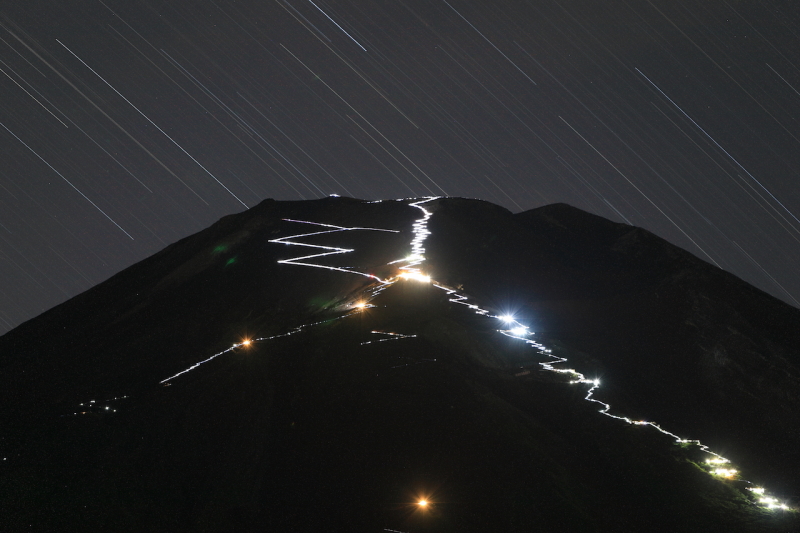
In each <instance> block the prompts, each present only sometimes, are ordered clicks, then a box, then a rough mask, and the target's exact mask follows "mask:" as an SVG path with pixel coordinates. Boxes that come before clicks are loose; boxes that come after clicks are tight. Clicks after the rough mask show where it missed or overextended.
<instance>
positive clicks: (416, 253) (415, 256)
mask: <svg viewBox="0 0 800 533" xmlns="http://www.w3.org/2000/svg"><path fill="white" fill-rule="evenodd" d="M431 200H433V198H428V199H424V200H422V201H419V202H415V203H411V204H409V205H411V206H414V207H417V208H418V209H420V210H422V211H423V213H424V215H423V217H422V218H421V219H419V220H418V221H417V222H416V223H415V224H414V232H415V238H414V240H413V241H412V256H411V257H409V258H406V260H407V261H408V260H412V261H413V262H409V263H407V265H406V266H405V267H403V268H407V267H413V270H409V272H412V273H413V275H409V276H403V275H402V274H401V277H406V278H408V279H416V280H418V281H422V282H431V279H430V277H428V276H425V275H424V274H423V273H422V270H421V269H420V268H419V265H421V264H422V262H424V261H425V257H424V251H425V249H424V247H423V243H424V241H425V238H427V236H428V235H429V234H430V232H429V231H428V229H427V222H428V219H430V217H431V215H432V213H431V212H430V211H428V210H426V209H425V208H424V207H422V204H424V203H427V202H429V201H431ZM431 283H432V282H431ZM432 285H433V286H434V287H436V288H438V289H441V290H443V291H445V292H446V293H447V295H448V296H451V298H449V301H451V302H453V303H457V304H460V305H464V306H466V307H468V308H469V309H471V310H472V311H473V312H475V313H476V314H478V315H483V316H487V317H490V318H496V319H499V320H500V321H502V322H505V323H506V324H508V325H509V326H511V327H509V328H508V329H499V330H497V331H499V332H500V333H502V334H504V335H507V336H509V337H512V338H515V339H520V340H522V341H524V342H525V343H527V344H529V345H531V346H533V347H534V348H536V349H537V350H538V351H539V353H541V354H542V355H545V356H547V357H549V358H550V359H551V360H550V361H545V362H541V363H539V365H540V366H541V367H542V368H543V369H544V370H546V371H549V372H555V373H558V374H564V375H568V376H571V377H572V378H573V379H572V381H570V383H573V384H574V383H579V384H586V385H589V390H588V391H587V393H586V396H585V397H584V399H585V400H586V401H589V402H593V403H596V404H599V405H600V406H601V409H600V410H599V412H600V413H601V414H603V415H605V416H608V417H610V418H613V419H616V420H621V421H623V422H626V423H628V424H632V425H637V426H650V427H652V428H654V429H656V430H658V431H660V432H661V433H663V434H664V435H668V436H670V437H672V438H673V439H674V440H675V442H677V443H679V444H694V445H696V446H698V447H699V448H700V449H701V450H703V451H704V452H706V453H707V454H709V455H711V457H710V458H708V459H707V460H706V464H707V465H709V467H710V468H711V469H712V470H711V473H712V474H713V475H715V476H719V477H722V478H726V479H734V478H735V477H736V475H737V474H738V471H737V470H735V469H733V468H724V467H722V465H726V464H728V463H730V461H729V460H728V459H726V458H725V457H723V456H721V455H720V454H718V453H716V452H714V451H712V450H710V449H709V448H708V446H706V445H705V444H703V443H702V442H700V441H699V440H695V439H684V438H681V437H679V436H678V435H676V434H675V433H672V432H670V431H667V430H665V429H664V428H662V427H661V426H660V425H658V424H657V423H655V422H648V421H646V420H633V419H631V418H628V417H626V416H621V415H616V414H613V413H611V412H610V410H611V405H610V404H608V403H605V402H602V401H600V400H597V399H595V398H594V397H593V396H594V392H595V391H596V390H597V389H598V388H600V380H598V379H588V378H587V377H586V376H585V375H584V374H582V373H580V372H578V371H577V370H575V369H573V368H557V367H556V366H554V365H561V364H563V363H566V362H567V359H566V358H564V357H558V356H555V355H553V354H552V353H551V350H549V349H548V348H546V347H545V346H544V345H542V344H540V343H538V342H536V341H534V340H532V339H530V338H529V337H530V336H531V335H533V334H534V333H533V332H531V331H529V330H528V327H527V326H525V325H523V324H521V323H519V322H518V321H517V320H516V319H515V318H514V317H512V316H509V315H493V314H491V313H490V312H489V311H488V310H486V309H482V308H481V307H480V306H478V305H475V304H472V303H469V302H468V301H467V300H468V297H467V296H465V295H463V294H459V293H458V291H457V290H456V289H452V288H449V287H446V286H444V285H441V284H438V283H432ZM740 481H743V482H745V483H748V484H752V483H751V482H750V481H747V480H741V479H740ZM748 490H750V491H751V492H753V493H754V494H757V495H758V500H757V501H758V503H759V504H761V505H763V506H765V507H766V508H768V509H782V510H786V509H788V506H787V505H786V504H784V503H780V502H779V501H778V499H777V498H774V497H772V496H768V495H766V489H764V488H763V487H754V488H748Z"/></svg>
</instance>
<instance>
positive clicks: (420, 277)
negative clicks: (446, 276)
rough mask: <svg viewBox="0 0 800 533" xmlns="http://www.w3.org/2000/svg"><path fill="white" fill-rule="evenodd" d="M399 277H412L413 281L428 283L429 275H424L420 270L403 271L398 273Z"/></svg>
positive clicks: (429, 280)
mask: <svg viewBox="0 0 800 533" xmlns="http://www.w3.org/2000/svg"><path fill="white" fill-rule="evenodd" d="M400 277H401V278H403V279H413V280H414V281H421V282H422V283H430V282H431V277H430V276H426V275H425V274H423V273H421V272H403V273H402V274H400Z"/></svg>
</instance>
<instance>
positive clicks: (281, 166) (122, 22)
mask: <svg viewBox="0 0 800 533" xmlns="http://www.w3.org/2000/svg"><path fill="white" fill-rule="evenodd" d="M798 27H800V10H798V8H797V7H795V4H794V2H791V1H779V0H754V1H749V0H740V1H737V0H727V1H726V0H719V1H715V2H693V1H692V2H689V1H683V0H642V1H632V0H628V1H626V0H606V1H604V2H597V1H595V0H591V1H589V0H575V1H572V2H559V1H553V0H538V1H528V2H525V1H504V0H497V1H494V2H483V1H478V0H395V1H392V2H383V1H378V2H361V1H358V0H313V1H311V0H270V1H265V0H261V1H258V2H256V1H249V0H244V1H228V2H225V1H222V0H218V1H216V2H215V1H212V0H192V1H191V2H188V1H184V0H171V1H169V2H155V1H149V2H145V1H141V0H126V1H124V2H123V1H120V0H102V1H100V0H86V1H81V2H75V1H64V0H60V1H47V0H45V1H36V2H15V3H7V4H6V5H5V6H4V7H2V8H0V61H2V62H1V63H0V69H1V70H2V72H1V74H2V75H0V124H2V127H0V280H2V284H1V285H0V333H4V332H6V331H8V330H9V329H11V328H13V327H14V326H16V325H18V324H20V323H21V322H23V321H25V320H27V319H29V318H32V317H33V316H36V315H38V314H39V313H41V312H43V311H45V310H47V309H48V308H50V307H52V306H54V305H56V304H58V303H60V302H62V301H64V300H66V299H67V298H69V297H71V296H74V295H76V294H78V293H80V292H81V291H84V290H86V289H87V288H89V287H91V286H93V285H95V284H97V283H99V282H101V281H103V280H104V279H107V278H108V277H109V276H111V275H113V274H114V273H116V272H118V271H120V270H121V269H123V268H125V267H126V266H129V265H131V264H133V263H135V262H136V261H139V260H141V259H143V258H145V257H147V256H149V255H151V254H153V253H155V252H156V251H158V250H160V249H162V248H163V247H165V246H166V245H168V244H170V243H172V242H174V241H176V240H178V239H180V238H182V237H185V236H187V235H189V234H191V233H194V232H196V231H198V230H200V229H203V228H204V227H207V226H208V225H210V224H211V223H213V222H214V221H216V220H217V219H219V218H220V217H221V216H224V215H226V214H231V213H235V212H239V211H242V210H244V209H245V208H246V207H252V206H254V205H255V204H257V203H258V202H259V201H261V200H262V199H265V198H275V199H279V200H297V199H311V198H318V197H322V196H326V195H328V194H339V195H343V196H344V195H347V196H354V197H360V198H366V199H378V198H398V197H408V196H424V195H440V194H447V195H451V196H465V197H473V198H481V199H485V200H488V201H491V202H494V203H497V204H500V205H503V206H505V207H507V208H509V209H511V210H512V211H515V212H517V211H522V210H526V209H531V208H535V207H538V206H542V205H545V204H549V203H553V202H567V203H569V204H572V205H574V206H576V207H580V208H582V209H585V210H588V211H590V212H593V213H596V214H599V215H602V216H604V217H607V218H610V219H612V220H616V221H620V222H623V221H624V222H628V223H630V224H634V225H637V226H641V227H644V228H647V229H648V230H650V231H653V232H655V233H656V234H658V235H660V236H662V237H664V238H666V239H667V240H669V241H671V242H673V243H675V244H677V245H679V246H681V247H683V248H685V249H687V250H689V251H691V252H692V253H694V254H695V255H697V256H698V257H700V258H702V259H705V260H706V261H709V262H711V263H714V264H717V265H718V266H720V267H721V268H723V269H725V270H728V271H730V272H732V273H734V274H736V275H738V276H740V277H742V278H744V279H745V280H747V281H749V282H751V283H753V284H754V285H756V286H758V287H759V288H761V289H763V290H765V291H767V292H769V293H771V294H773V295H775V296H776V297H778V298H781V299H783V300H784V301H786V302H788V303H790V304H792V305H795V306H798V299H800V278H799V277H798V276H796V275H795V268H794V267H795V265H796V264H798V262H800V261H799V260H800V246H798V245H799V244H800V220H798V218H797V216H798V215H799V214H800V188H799V187H798V185H797V184H798V179H797V177H796V175H797V169H798V168H800V128H798V119H800V92H798V91H799V90H800V71H799V70H798V66H800V35H798V33H797V28H798Z"/></svg>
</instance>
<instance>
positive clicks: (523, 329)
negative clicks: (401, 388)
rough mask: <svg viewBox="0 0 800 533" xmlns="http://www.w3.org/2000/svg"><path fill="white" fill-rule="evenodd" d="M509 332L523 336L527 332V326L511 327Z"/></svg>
mask: <svg viewBox="0 0 800 533" xmlns="http://www.w3.org/2000/svg"><path fill="white" fill-rule="evenodd" d="M511 333H512V334H514V335H516V336H518V337H524V336H525V335H527V334H528V328H526V327H525V326H520V327H518V328H514V329H512V330H511Z"/></svg>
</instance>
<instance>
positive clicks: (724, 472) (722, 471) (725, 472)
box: [714, 468, 738, 479]
mask: <svg viewBox="0 0 800 533" xmlns="http://www.w3.org/2000/svg"><path fill="white" fill-rule="evenodd" d="M737 473H738V470H734V469H733V468H717V469H716V470H714V474H715V475H717V476H722V477H726V478H728V479H730V478H732V477H733V476H735V475H736V474H737Z"/></svg>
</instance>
